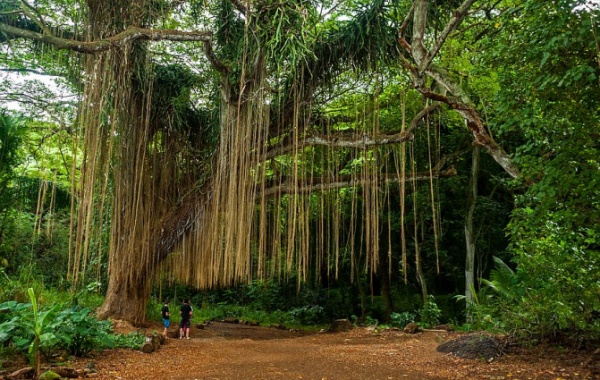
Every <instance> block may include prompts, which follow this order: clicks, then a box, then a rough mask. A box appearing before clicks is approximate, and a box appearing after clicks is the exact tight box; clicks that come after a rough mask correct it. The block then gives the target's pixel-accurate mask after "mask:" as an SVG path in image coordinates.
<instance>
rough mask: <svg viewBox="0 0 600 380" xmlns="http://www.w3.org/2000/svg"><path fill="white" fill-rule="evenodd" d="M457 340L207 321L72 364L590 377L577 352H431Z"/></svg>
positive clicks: (221, 379)
mask: <svg viewBox="0 0 600 380" xmlns="http://www.w3.org/2000/svg"><path fill="white" fill-rule="evenodd" d="M156 330H157V331H160V330H159V328H158V327H157V328H156ZM457 336H458V335H457V333H446V332H443V333H440V332H425V333H421V334H416V335H410V334H405V333H403V332H401V331H396V330H392V331H389V330H387V331H381V332H377V331H374V330H373V329H368V328H357V329H354V330H352V331H348V332H340V333H315V334H305V333H301V332H294V331H286V330H279V329H275V328H271V327H254V326H247V325H242V324H227V323H216V322H213V323H211V324H210V325H209V326H207V327H206V328H205V329H203V330H199V329H196V328H194V329H193V330H192V339H190V340H179V339H169V340H167V341H166V344H164V345H163V346H161V347H160V349H159V350H158V351H156V352H154V353H151V354H144V353H142V352H139V351H133V350H110V351H105V352H103V353H100V354H97V355H96V356H95V357H93V358H87V359H82V360H79V361H78V362H77V363H75V366H76V367H79V368H83V367H84V366H89V364H90V362H93V363H94V366H95V368H96V370H97V371H98V373H97V374H96V375H95V378H96V379H181V380H184V379H185V380H188V379H190V380H191V379H202V380H205V379H206V380H208V379H215V380H217V379H218V380H238V379H317V380H323V379H327V380H338V379H340V380H362V379H365V380H367V379H368V380H377V379H381V380H391V379H416V380H437V379H440V380H441V379H448V380H449V379H475V380H476V379H498V380H499V379H507V380H508V379H543V380H546V379H551V380H559V379H562V380H566V379H592V377H591V376H592V375H591V372H590V370H589V368H588V365H587V364H586V363H585V361H586V356H585V354H583V353H581V354H580V355H578V356H577V355H576V354H575V353H569V352H567V351H562V352H552V353H551V354H548V352H544V353H542V352H541V351H540V350H537V351H530V352H527V353H522V354H509V355H505V356H503V357H500V358H495V359H493V360H491V361H488V360H487V359H486V358H481V359H475V360H473V359H460V358H457V357H454V356H452V355H448V354H444V353H440V352H437V351H436V347H437V346H438V345H439V344H440V343H441V342H443V341H447V340H449V339H452V338H455V337H457ZM488 359H489V358H488ZM594 380H595V379H594Z"/></svg>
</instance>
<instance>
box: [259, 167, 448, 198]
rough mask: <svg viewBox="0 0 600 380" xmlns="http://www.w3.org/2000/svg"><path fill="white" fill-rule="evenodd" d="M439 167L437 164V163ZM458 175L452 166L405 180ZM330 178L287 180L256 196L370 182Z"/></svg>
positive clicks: (394, 179)
mask: <svg viewBox="0 0 600 380" xmlns="http://www.w3.org/2000/svg"><path fill="white" fill-rule="evenodd" d="M436 167H437V165H436ZM455 175H456V169H455V168H454V167H453V166H452V167H450V168H449V169H448V170H445V171H434V172H432V173H431V174H430V173H429V172H423V173H415V174H408V175H407V176H406V178H405V179H404V181H406V182H413V181H429V180H430V179H431V178H432V177H433V178H449V177H454V176H455ZM381 176H382V180H381V182H382V183H383V184H390V183H399V182H400V181H402V179H401V178H398V176H397V175H395V174H385V173H384V174H382V175H381ZM329 179H330V178H312V179H311V180H306V181H303V182H301V183H296V182H286V183H281V184H279V185H277V186H273V187H269V188H266V189H264V191H262V192H261V191H258V192H257V194H256V198H261V197H263V196H264V197H270V196H273V195H276V194H308V193H314V192H320V191H327V190H333V189H341V188H346V187H354V186H362V185H365V184H367V183H368V181H369V180H368V179H364V178H358V177H354V176H344V177H341V176H338V177H336V180H335V181H332V182H329V181H328V180H329Z"/></svg>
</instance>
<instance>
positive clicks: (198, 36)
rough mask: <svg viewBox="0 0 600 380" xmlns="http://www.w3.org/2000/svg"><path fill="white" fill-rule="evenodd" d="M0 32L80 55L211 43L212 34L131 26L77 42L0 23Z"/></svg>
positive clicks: (208, 32)
mask: <svg viewBox="0 0 600 380" xmlns="http://www.w3.org/2000/svg"><path fill="white" fill-rule="evenodd" d="M0 32H4V33H6V34H9V35H12V36H15V37H23V38H27V39H31V40H36V41H41V42H45V43H48V44H50V45H53V46H54V47H55V48H57V49H59V50H64V49H68V50H74V51H78V52H80V53H87V54H94V53H100V52H103V51H106V50H108V49H110V48H112V47H117V46H123V45H125V44H127V43H129V42H132V41H135V40H149V41H160V40H168V41H199V42H203V43H210V42H211V39H212V32H210V31H192V32H183V31H179V30H166V29H146V28H139V27H135V26H130V27H129V28H127V29H126V30H125V31H123V32H121V33H119V34H117V35H115V36H113V37H110V38H106V39H103V40H99V41H77V40H71V39H66V38H59V37H55V36H51V35H46V34H41V33H36V32H32V31H29V30H25V29H20V28H16V27H13V26H10V25H7V24H4V23H0Z"/></svg>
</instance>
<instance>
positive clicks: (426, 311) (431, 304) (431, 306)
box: [418, 294, 442, 327]
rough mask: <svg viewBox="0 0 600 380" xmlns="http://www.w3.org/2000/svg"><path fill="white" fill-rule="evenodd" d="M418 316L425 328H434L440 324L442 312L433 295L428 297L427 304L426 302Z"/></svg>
mask: <svg viewBox="0 0 600 380" xmlns="http://www.w3.org/2000/svg"><path fill="white" fill-rule="evenodd" d="M418 314H419V319H420V320H419V323H420V324H421V325H422V326H423V327H433V326H435V325H439V324H440V318H441V316H442V311H441V310H440V309H439V307H438V305H437V304H436V303H435V297H434V296H433V295H431V294H430V295H429V296H428V298H427V302H425V305H423V308H422V309H421V310H419V312H418Z"/></svg>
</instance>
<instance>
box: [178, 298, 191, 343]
mask: <svg viewBox="0 0 600 380" xmlns="http://www.w3.org/2000/svg"><path fill="white" fill-rule="evenodd" d="M179 313H180V314H181V322H179V339H183V337H184V336H185V338H186V339H190V323H191V322H190V321H191V320H192V307H191V306H190V300H188V299H184V300H183V305H181V308H180V309H179Z"/></svg>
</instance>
